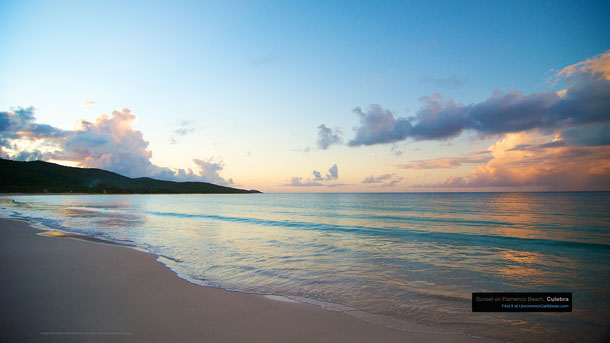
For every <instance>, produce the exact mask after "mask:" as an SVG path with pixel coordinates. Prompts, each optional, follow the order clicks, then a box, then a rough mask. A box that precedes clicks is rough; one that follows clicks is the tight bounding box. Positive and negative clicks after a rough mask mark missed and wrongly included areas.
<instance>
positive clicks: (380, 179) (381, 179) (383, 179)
mask: <svg viewBox="0 0 610 343" xmlns="http://www.w3.org/2000/svg"><path fill="white" fill-rule="evenodd" d="M402 180H403V177H395V176H394V174H383V175H379V176H373V175H371V176H367V177H365V178H364V180H362V183H370V184H380V185H381V187H394V186H395V185H396V184H397V183H399V182H400V181H402Z"/></svg>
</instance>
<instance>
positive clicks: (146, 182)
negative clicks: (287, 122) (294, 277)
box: [0, 159, 260, 194]
mask: <svg viewBox="0 0 610 343" xmlns="http://www.w3.org/2000/svg"><path fill="white" fill-rule="evenodd" d="M46 192H49V193H112V194H133V193H143V194H162V193H169V194H195V193H197V194H199V193H260V192H258V191H247V190H244V189H237V188H230V187H224V186H218V185H214V184H211V183H206V182H172V181H161V180H155V179H151V178H148V177H140V178H135V179H132V178H129V177H125V176H122V175H119V174H116V173H113V172H109V171H106V170H102V169H91V168H73V167H65V166H61V165H58V164H55V163H49V162H43V161H34V162H18V161H11V160H5V159H0V193H46Z"/></svg>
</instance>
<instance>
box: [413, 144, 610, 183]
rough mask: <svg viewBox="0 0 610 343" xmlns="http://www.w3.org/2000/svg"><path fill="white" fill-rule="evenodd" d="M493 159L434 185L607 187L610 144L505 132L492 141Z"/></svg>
mask: <svg viewBox="0 0 610 343" xmlns="http://www.w3.org/2000/svg"><path fill="white" fill-rule="evenodd" d="M489 150H490V151H491V153H492V156H493V157H492V159H490V160H489V162H487V164H485V165H481V166H478V167H477V168H476V169H475V170H474V171H473V172H472V173H470V174H468V175H465V176H455V177H450V178H447V179H446V180H444V181H443V182H439V183H434V184H427V185H420V187H433V188H464V187H467V188H476V187H515V186H539V187H543V188H544V189H548V190H581V189H598V190H599V189H610V146H608V145H598V146H589V145H571V144H570V142H569V141H566V140H564V139H563V138H562V137H560V136H558V137H554V138H553V139H551V140H549V139H547V138H545V136H542V135H538V134H533V133H514V134H507V135H506V137H504V138H503V139H502V140H500V141H498V142H497V143H496V144H494V145H492V146H491V147H490V148H489Z"/></svg>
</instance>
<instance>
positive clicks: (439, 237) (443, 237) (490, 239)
mask: <svg viewBox="0 0 610 343" xmlns="http://www.w3.org/2000/svg"><path fill="white" fill-rule="evenodd" d="M148 213H149V214H152V215H158V216H167V217H180V218H203V219H212V220H218V221H225V222H233V223H244V224H255V225H262V226H272V227H283V228H296V229H301V230H315V231H331V232H345V233H350V234H361V235H369V236H381V237H396V238H402V237H408V238H414V239H419V240H422V241H434V242H436V243H444V244H449V245H459V246H462V245H468V246H471V245H473V242H474V243H475V244H474V245H476V246H490V247H499V248H509V249H515V250H523V247H524V245H526V246H527V245H530V246H552V247H564V248H574V249H596V250H604V251H610V244H604V243H595V242H579V241H565V240H554V239H545V238H523V237H510V236H498V235H486V234H468V233H458V232H431V231H421V230H412V229H405V228H401V227H385V228H380V227H372V226H363V225H340V224H325V223H312V222H302V221H294V220H271V219H261V218H252V217H234V216H221V215H213V214H190V213H177V212H158V211H150V212H148Z"/></svg>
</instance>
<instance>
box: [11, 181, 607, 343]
mask: <svg viewBox="0 0 610 343" xmlns="http://www.w3.org/2000/svg"><path fill="white" fill-rule="evenodd" d="M0 209H1V210H0V213H1V214H2V215H3V216H4V217H11V218H17V219H25V220H28V221H30V222H32V223H33V224H35V225H36V226H38V227H41V228H45V229H59V230H63V231H67V232H72V233H78V234H83V235H87V236H90V237H93V238H97V239H102V240H107V241H110V242H114V243H118V244H124V245H128V246H133V247H138V248H142V249H146V250H147V251H149V252H151V253H154V254H156V255H158V256H159V261H160V262H162V263H163V264H165V265H166V266H167V267H168V268H170V269H172V270H173V271H175V272H176V273H177V275H178V276H179V277H181V278H184V279H186V280H188V281H190V282H193V283H196V284H200V285H203V286H211V287H218V288H224V289H227V290H232V291H239V292H252V293H260V294H266V295H275V296H280V297H282V298H288V299H292V300H296V301H301V302H306V303H311V304H315V305H318V306H322V307H324V308H326V309H329V310H333V311H340V312H345V313H347V314H349V315H353V316H357V317H360V318H362V319H363V320H367V321H370V322H374V323H377V324H379V325H384V326H388V327H393V328H398V329H403V330H411V331H422V332H438V333H460V334H466V335H470V336H477V337H489V338H495V339H498V340H500V341H507V342H570V341H578V342H599V341H608V339H609V337H610V287H609V286H608V284H609V281H610V192H569V193H379V194H371V193H356V194H236V195H219V194H208V195H65V196H62V195H45V196H2V197H0ZM529 291H531V292H535V291H538V292H546V291H557V292H572V293H573V311H572V312H568V313H473V312H472V310H471V294H472V293H473V292H529Z"/></svg>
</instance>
